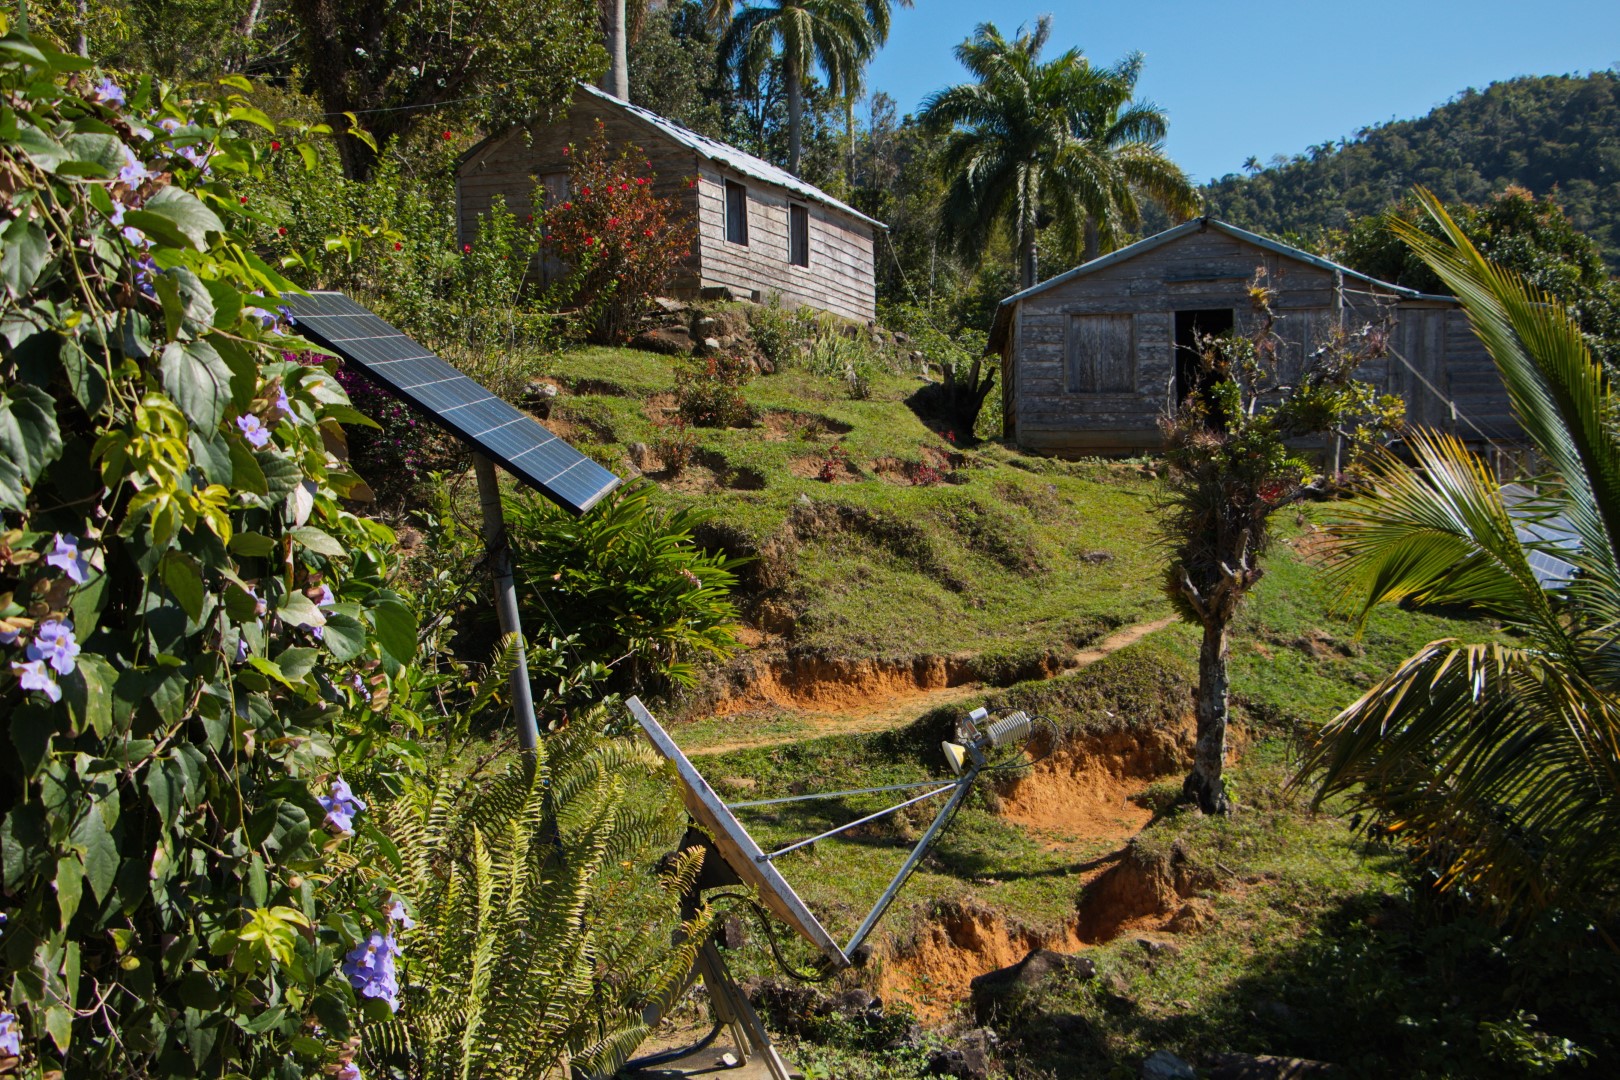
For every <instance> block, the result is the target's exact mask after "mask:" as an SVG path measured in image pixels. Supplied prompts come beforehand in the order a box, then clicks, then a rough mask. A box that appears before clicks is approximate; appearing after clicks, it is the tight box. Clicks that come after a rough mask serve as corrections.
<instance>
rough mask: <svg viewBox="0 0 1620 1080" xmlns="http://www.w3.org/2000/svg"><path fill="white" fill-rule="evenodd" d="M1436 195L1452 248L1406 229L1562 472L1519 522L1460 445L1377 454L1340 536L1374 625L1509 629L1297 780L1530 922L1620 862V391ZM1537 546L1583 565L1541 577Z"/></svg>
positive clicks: (1404, 674) (1426, 676)
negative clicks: (1441, 607) (1358, 812)
mask: <svg viewBox="0 0 1620 1080" xmlns="http://www.w3.org/2000/svg"><path fill="white" fill-rule="evenodd" d="M1421 197H1422V199H1423V202H1424V204H1425V206H1426V208H1427V210H1428V212H1429V214H1431V215H1432V216H1433V217H1434V219H1435V221H1436V222H1437V223H1438V224H1439V225H1440V227H1441V231H1442V232H1443V234H1444V236H1445V237H1446V238H1447V239H1448V240H1449V241H1450V243H1449V244H1448V243H1446V242H1444V241H1442V240H1440V239H1437V238H1434V237H1431V236H1428V235H1426V234H1425V233H1424V232H1422V231H1421V230H1420V229H1419V228H1418V227H1417V226H1416V225H1414V224H1411V223H1407V222H1401V223H1397V224H1395V225H1394V226H1393V227H1394V228H1395V229H1397V231H1398V232H1399V233H1400V234H1401V236H1402V238H1403V239H1405V241H1406V242H1407V243H1408V244H1410V245H1412V247H1413V249H1414V250H1416V252H1417V253H1418V255H1419V256H1420V257H1421V258H1422V259H1423V260H1424V262H1426V263H1427V264H1428V265H1429V266H1430V267H1431V268H1432V269H1433V270H1434V271H1435V272H1436V273H1437V274H1439V276H1440V277H1441V278H1442V279H1443V280H1444V281H1445V283H1446V285H1447V286H1449V287H1450V288H1451V290H1452V291H1453V292H1454V293H1455V294H1456V295H1457V297H1458V298H1459V299H1461V300H1462V301H1463V303H1464V305H1465V306H1466V308H1467V310H1468V315H1469V318H1470V320H1471V321H1472V323H1473V325H1474V328H1475V330H1476V332H1478V333H1479V335H1480V337H1481V338H1482V339H1483V340H1484V342H1485V344H1486V346H1487V347H1488V348H1489V350H1490V353H1491V356H1492V357H1493V358H1494V359H1495V361H1496V366H1497V370H1498V371H1499V372H1500V373H1501V375H1502V380H1503V382H1504V383H1505V384H1506V386H1507V390H1508V394H1509V398H1510V400H1511V401H1512V404H1513V409H1514V413H1515V415H1516V417H1517V418H1518V421H1519V423H1520V425H1521V426H1522V427H1523V429H1524V432H1525V434H1526V435H1527V436H1528V437H1529V438H1530V440H1531V441H1532V442H1533V443H1534V444H1535V446H1536V448H1537V449H1538V450H1540V452H1541V453H1542V454H1543V455H1544V457H1545V459H1546V461H1547V463H1548V466H1549V473H1548V476H1547V477H1546V478H1545V481H1544V482H1543V483H1542V484H1541V485H1540V489H1539V493H1538V495H1537V496H1536V497H1535V498H1534V499H1533V500H1530V501H1528V502H1521V503H1520V504H1519V505H1518V506H1515V507H1514V508H1513V512H1512V513H1510V512H1509V506H1508V503H1507V502H1506V501H1505V500H1504V497H1503V493H1502V490H1501V488H1500V485H1498V483H1497V482H1496V480H1495V477H1494V476H1493V474H1492V472H1491V470H1490V469H1489V468H1488V467H1487V466H1486V465H1485V464H1484V463H1483V462H1481V461H1480V460H1479V459H1478V458H1476V457H1474V456H1473V455H1471V454H1470V453H1468V452H1467V450H1466V449H1465V448H1464V447H1463V446H1462V445H1461V444H1460V443H1458V442H1457V441H1456V440H1454V439H1452V438H1449V437H1447V436H1444V435H1440V434H1422V435H1420V436H1418V437H1417V438H1416V439H1414V440H1413V443H1412V446H1413V450H1414V452H1415V454H1416V457H1417V463H1416V465H1417V467H1416V468H1407V467H1405V466H1404V465H1402V464H1400V463H1398V462H1396V461H1395V460H1394V459H1393V458H1386V459H1385V460H1383V461H1382V462H1381V464H1380V465H1379V468H1378V472H1377V483H1378V486H1377V489H1376V493H1375V495H1374V496H1373V498H1372V499H1371V500H1370V501H1369V502H1368V503H1367V504H1366V505H1365V506H1364V507H1363V508H1362V509H1360V510H1358V511H1357V512H1355V513H1354V514H1353V515H1351V517H1350V519H1349V521H1348V522H1346V523H1345V524H1344V525H1343V526H1341V530H1342V535H1343V538H1344V541H1343V547H1342V551H1341V555H1340V562H1339V563H1338V567H1337V573H1338V575H1339V578H1340V580H1341V582H1342V583H1343V585H1344V586H1345V588H1346V590H1347V596H1352V597H1355V598H1356V599H1357V601H1358V602H1359V605H1360V606H1361V609H1362V612H1363V617H1365V614H1366V612H1368V611H1370V610H1371V609H1372V608H1373V607H1374V606H1375V605H1377V604H1379V603H1382V602H1386V601H1396V600H1412V601H1417V602H1421V603H1437V604H1462V605H1467V606H1469V607H1472V608H1475V609H1477V610H1479V611H1481V612H1482V613H1487V614H1489V615H1490V616H1492V617H1494V618H1496V619H1498V620H1500V621H1501V622H1502V623H1503V624H1504V626H1505V627H1507V628H1508V629H1509V630H1510V631H1511V632H1512V635H1513V636H1512V638H1510V639H1509V642H1507V643H1490V644H1464V643H1461V642H1458V641H1455V640H1442V641H1435V642H1431V643H1430V644H1429V645H1426V646H1425V647H1424V648H1423V649H1422V650H1421V651H1419V652H1418V653H1417V654H1416V655H1414V656H1412V657H1411V658H1410V659H1408V660H1407V661H1406V662H1405V663H1403V664H1402V665H1401V666H1400V668H1399V669H1398V670H1396V671H1395V672H1394V673H1393V674H1391V675H1389V676H1388V677H1387V678H1385V679H1384V680H1383V682H1381V683H1380V684H1379V685H1377V686H1375V687H1373V689H1371V690H1369V691H1368V692H1367V694H1366V695H1364V696H1363V697H1362V698H1361V699H1360V700H1359V701H1357V702H1356V703H1355V704H1353V705H1351V706H1350V707H1349V708H1347V709H1346V710H1344V712H1343V713H1341V714H1340V715H1339V716H1338V718H1337V719H1335V720H1334V721H1333V722H1332V723H1331V724H1330V725H1329V726H1328V727H1327V728H1326V729H1325V730H1324V731H1323V732H1322V734H1321V736H1320V739H1319V741H1318V743H1317V745H1316V746H1315V748H1314V750H1313V752H1312V754H1311V755H1310V756H1309V758H1308V760H1307V762H1306V765H1305V768H1304V770H1303V772H1302V773H1301V776H1302V778H1304V777H1311V778H1314V780H1315V781H1316V783H1317V785H1318V790H1317V794H1316V801H1317V802H1318V803H1320V802H1321V800H1322V799H1323V798H1325V797H1327V796H1329V795H1331V794H1334V793H1336V792H1348V793H1350V794H1351V798H1352V801H1353V802H1356V803H1358V804H1359V805H1360V806H1361V807H1362V808H1363V809H1365V810H1367V811H1370V812H1371V816H1372V819H1373V820H1374V821H1376V822H1379V823H1381V824H1383V825H1384V826H1386V827H1388V828H1390V829H1392V830H1394V831H1395V832H1396V834H1397V835H1399V836H1404V837H1407V838H1409V839H1411V840H1412V841H1413V842H1414V843H1415V844H1416V845H1417V846H1418V848H1419V850H1420V851H1421V852H1423V853H1425V854H1426V855H1427V856H1428V857H1429V858H1430V859H1431V860H1433V861H1434V862H1435V863H1436V864H1438V866H1439V868H1440V870H1441V883H1442V885H1445V886H1451V887H1456V888H1459V889H1461V890H1466V891H1467V892H1468V893H1469V894H1471V895H1473V896H1474V897H1476V898H1479V899H1483V900H1484V901H1486V902H1488V903H1489V904H1492V905H1494V906H1495V907H1496V910H1497V913H1498V914H1499V916H1500V917H1503V918H1509V917H1522V916H1525V915H1528V914H1531V913H1533V912H1534V911H1536V910H1538V909H1540V908H1543V907H1545V906H1547V905H1550V904H1553V903H1563V902H1568V901H1571V900H1574V901H1577V902H1578V901H1580V900H1581V899H1585V898H1590V897H1592V896H1593V894H1594V893H1595V892H1596V891H1597V889H1599V888H1602V887H1607V888H1609V889H1611V890H1612V887H1613V885H1614V883H1615V881H1616V875H1617V872H1620V641H1617V638H1616V627H1617V626H1620V431H1617V429H1616V427H1615V425H1614V419H1615V417H1616V416H1617V415H1620V395H1616V393H1615V391H1614V388H1613V387H1612V386H1611V385H1610V383H1609V380H1608V378H1607V376H1606V375H1605V373H1604V370H1603V367H1602V365H1600V364H1599V363H1597V362H1596V361H1595V360H1594V359H1593V357H1592V355H1591V353H1590V352H1589V351H1588V349H1587V347H1586V344H1585V342H1584V340H1583V339H1582V336H1581V332H1580V328H1579V326H1577V325H1576V323H1575V322H1574V321H1573V320H1572V319H1571V318H1570V316H1569V314H1568V312H1567V311H1566V310H1565V309H1564V308H1562V307H1561V306H1559V305H1558V304H1557V303H1556V302H1555V301H1553V300H1552V299H1551V298H1550V297H1549V296H1547V295H1546V294H1545V293H1543V292H1542V291H1541V290H1539V289H1535V288H1532V287H1530V286H1529V285H1527V284H1526V283H1525V282H1524V280H1523V279H1522V278H1520V277H1519V276H1518V275H1516V274H1513V273H1511V272H1509V271H1506V270H1503V269H1502V268H1500V267H1497V266H1495V265H1494V264H1492V263H1490V262H1488V261H1486V260H1485V259H1484V257H1482V256H1481V255H1480V254H1479V252H1478V251H1477V250H1476V249H1475V248H1474V247H1473V245H1472V244H1470V243H1469V241H1468V240H1467V238H1466V237H1465V235H1464V234H1463V232H1462V230H1461V229H1460V228H1459V227H1458V226H1457V225H1456V224H1455V223H1454V222H1453V221H1452V220H1451V219H1450V218H1449V217H1448V216H1447V215H1446V213H1445V211H1444V210H1443V209H1442V208H1441V206H1440V203H1439V202H1438V201H1437V200H1435V199H1434V198H1433V196H1431V195H1429V194H1428V193H1427V192H1422V193H1421ZM1527 514H1529V515H1534V516H1544V517H1546V518H1552V517H1555V516H1556V517H1558V518H1561V519H1562V522H1561V523H1560V524H1561V525H1562V524H1566V523H1567V526H1568V529H1569V531H1571V532H1573V534H1574V535H1575V537H1577V538H1578V542H1579V550H1578V552H1573V553H1572V552H1571V551H1569V550H1558V549H1551V550H1549V548H1548V545H1547V544H1546V543H1545V542H1544V541H1541V540H1537V539H1536V538H1535V536H1533V535H1532V532H1533V531H1534V532H1538V533H1544V532H1545V530H1532V529H1529V528H1527V520H1526V515H1527ZM1532 523H1533V522H1532ZM1538 551H1539V552H1542V553H1545V554H1554V555H1556V557H1558V558H1561V559H1563V560H1565V561H1567V562H1569V563H1572V564H1574V566H1575V568H1576V570H1575V572H1574V573H1573V575H1571V576H1565V575H1553V576H1552V578H1551V579H1550V580H1546V579H1545V574H1544V575H1543V577H1542V578H1538V575H1537V571H1536V566H1535V564H1534V563H1533V561H1532V558H1533V556H1534V555H1536V554H1537V553H1538ZM1610 898H1611V900H1612V896H1611V897H1610Z"/></svg>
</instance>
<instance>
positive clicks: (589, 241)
mask: <svg viewBox="0 0 1620 1080" xmlns="http://www.w3.org/2000/svg"><path fill="white" fill-rule="evenodd" d="M594 243H596V237H594V236H587V237H586V238H585V246H586V247H589V246H591V245H592V244H594Z"/></svg>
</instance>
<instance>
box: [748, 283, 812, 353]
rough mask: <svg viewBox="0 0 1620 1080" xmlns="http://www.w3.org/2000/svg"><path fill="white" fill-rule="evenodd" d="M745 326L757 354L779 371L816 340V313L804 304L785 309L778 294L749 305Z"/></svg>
mask: <svg viewBox="0 0 1620 1080" xmlns="http://www.w3.org/2000/svg"><path fill="white" fill-rule="evenodd" d="M748 326H749V329H750V331H752V333H753V336H754V345H755V347H757V348H758V349H759V352H760V355H761V356H763V357H764V358H765V359H766V360H768V361H770V363H771V366H772V367H774V368H775V369H776V370H778V371H780V370H782V369H784V368H787V367H790V366H792V365H793V364H794V363H796V362H798V361H799V359H800V358H801V357H802V356H803V355H804V352H805V350H807V349H808V348H809V347H810V343H811V342H812V341H814V340H815V337H816V329H817V324H816V316H815V312H813V311H811V310H810V309H809V308H805V307H800V308H794V309H793V310H792V311H789V310H787V309H786V308H784V307H783V306H782V297H781V295H780V294H778V293H772V294H771V296H770V298H769V299H768V300H767V301H766V302H765V303H763V304H757V305H755V306H753V307H751V308H749V310H748Z"/></svg>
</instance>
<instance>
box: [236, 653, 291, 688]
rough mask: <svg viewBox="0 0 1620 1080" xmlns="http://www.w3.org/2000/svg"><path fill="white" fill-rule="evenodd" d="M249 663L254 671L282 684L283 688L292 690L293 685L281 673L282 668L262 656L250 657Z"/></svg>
mask: <svg viewBox="0 0 1620 1080" xmlns="http://www.w3.org/2000/svg"><path fill="white" fill-rule="evenodd" d="M247 662H248V666H249V667H251V668H252V669H253V670H254V671H257V672H260V673H261V674H264V675H268V676H269V677H270V678H272V679H274V680H276V682H278V683H280V684H281V685H282V686H285V687H287V688H288V689H292V683H290V682H288V681H287V676H285V675H283V674H282V673H281V668H279V667H277V666H276V665H275V664H274V663H272V662H271V661H269V660H266V659H265V658H264V657H262V656H250V657H248V659H247Z"/></svg>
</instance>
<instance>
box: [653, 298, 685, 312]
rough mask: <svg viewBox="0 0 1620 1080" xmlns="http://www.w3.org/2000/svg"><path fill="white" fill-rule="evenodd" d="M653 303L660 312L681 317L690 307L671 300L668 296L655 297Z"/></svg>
mask: <svg viewBox="0 0 1620 1080" xmlns="http://www.w3.org/2000/svg"><path fill="white" fill-rule="evenodd" d="M652 302H653V306H654V307H656V308H657V309H658V310H659V311H662V312H663V313H664V314H665V315H680V314H682V313H683V312H685V311H687V310H688V306H687V305H686V304H683V303H682V302H681V301H679V300H675V299H671V298H670V297H668V296H655V297H653V301H652Z"/></svg>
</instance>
